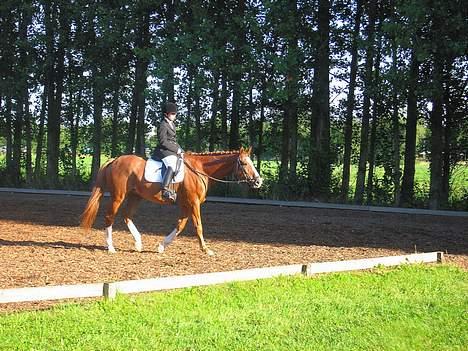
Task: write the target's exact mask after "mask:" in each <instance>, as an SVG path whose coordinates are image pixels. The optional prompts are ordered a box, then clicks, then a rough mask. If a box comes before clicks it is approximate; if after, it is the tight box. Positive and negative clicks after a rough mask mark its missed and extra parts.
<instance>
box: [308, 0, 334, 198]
mask: <svg viewBox="0 0 468 351" xmlns="http://www.w3.org/2000/svg"><path fill="white" fill-rule="evenodd" d="M318 37H319V43H318V50H317V58H316V60H315V70H314V81H313V87H314V89H313V90H314V91H313V96H312V120H311V135H310V153H309V169H308V176H309V191H310V192H311V194H313V195H316V196H320V197H322V198H326V197H327V196H328V192H329V189H330V180H331V165H330V163H331V160H330V83H329V79H328V74H329V68H330V1H329V0H320V1H319V10H318Z"/></svg>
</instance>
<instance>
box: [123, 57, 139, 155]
mask: <svg viewBox="0 0 468 351" xmlns="http://www.w3.org/2000/svg"><path fill="white" fill-rule="evenodd" d="M136 66H137V65H136ZM135 70H136V67H135ZM136 80H137V79H136V74H135V83H134V84H135V85H134V86H133V92H132V104H131V106H130V116H129V121H128V135H127V145H126V148H125V153H127V154H132V153H133V150H134V147H135V134H136V130H135V129H136V125H137V113H138V92H137V87H136Z"/></svg>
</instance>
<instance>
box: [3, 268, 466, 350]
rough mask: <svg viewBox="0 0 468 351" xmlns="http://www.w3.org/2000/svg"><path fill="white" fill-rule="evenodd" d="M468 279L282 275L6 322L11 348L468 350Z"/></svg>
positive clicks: (402, 274) (429, 271)
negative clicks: (268, 278) (467, 346)
mask: <svg viewBox="0 0 468 351" xmlns="http://www.w3.org/2000/svg"><path fill="white" fill-rule="evenodd" d="M467 308H468V284H467V273H466V272H463V271H461V270H459V269H457V268H454V267H450V266H437V267H435V266H407V267H401V268H396V269H392V270H388V269H377V270H374V272H373V273H345V274H333V275H324V276H321V277H319V278H303V277H282V278H276V279H271V280H262V281H256V282H244V283H233V284H226V285H221V286H216V287H203V288H192V289H185V290H178V291H171V292H165V293H154V294H145V295H139V296H131V297H128V296H119V297H118V299H117V300H116V301H111V302H109V301H100V302H95V303H90V304H85V305H81V306H80V305H62V306H59V307H57V308H54V309H52V310H48V311H37V312H22V313H14V314H7V315H3V316H0V349H2V350H462V349H464V350H466V345H468V335H467V333H468V332H467V330H468V329H467Z"/></svg>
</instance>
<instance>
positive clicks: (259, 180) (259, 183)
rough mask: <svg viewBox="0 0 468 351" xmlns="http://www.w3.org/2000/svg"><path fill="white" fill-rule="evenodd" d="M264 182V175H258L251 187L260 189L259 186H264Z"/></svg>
mask: <svg viewBox="0 0 468 351" xmlns="http://www.w3.org/2000/svg"><path fill="white" fill-rule="evenodd" d="M262 183H263V179H262V177H257V178H255V179H254V180H253V182H252V183H251V187H252V188H254V189H258V188H260V187H261V186H262Z"/></svg>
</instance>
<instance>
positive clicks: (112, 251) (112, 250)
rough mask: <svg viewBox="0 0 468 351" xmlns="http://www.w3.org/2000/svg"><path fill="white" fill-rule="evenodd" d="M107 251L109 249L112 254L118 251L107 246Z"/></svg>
mask: <svg viewBox="0 0 468 351" xmlns="http://www.w3.org/2000/svg"><path fill="white" fill-rule="evenodd" d="M107 251H108V252H109V253H111V254H114V253H116V251H115V249H114V248H113V247H109V248H107Z"/></svg>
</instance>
